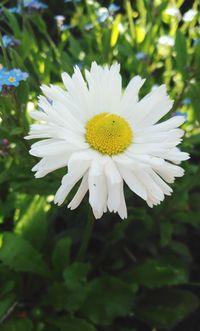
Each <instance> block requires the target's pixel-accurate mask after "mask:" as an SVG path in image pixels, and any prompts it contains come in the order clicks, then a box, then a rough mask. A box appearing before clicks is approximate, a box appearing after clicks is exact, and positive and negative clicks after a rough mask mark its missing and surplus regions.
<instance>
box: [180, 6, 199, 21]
mask: <svg viewBox="0 0 200 331" xmlns="http://www.w3.org/2000/svg"><path fill="white" fill-rule="evenodd" d="M196 15H197V10H195V9H189V10H188V11H187V12H186V13H185V14H184V15H183V21H184V22H191V21H192V20H193V18H194V17H195V16H196Z"/></svg>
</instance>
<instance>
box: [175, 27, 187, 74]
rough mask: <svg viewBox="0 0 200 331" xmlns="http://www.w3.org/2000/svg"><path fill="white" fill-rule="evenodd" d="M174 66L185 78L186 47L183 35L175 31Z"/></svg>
mask: <svg viewBox="0 0 200 331" xmlns="http://www.w3.org/2000/svg"><path fill="white" fill-rule="evenodd" d="M174 47H175V51H176V58H175V59H176V65H177V68H178V70H179V71H180V72H181V73H182V74H183V75H184V76H185V73H186V70H185V69H186V66H187V45H186V39H185V36H184V34H183V33H182V32H181V31H180V29H177V33H176V40H175V46H174Z"/></svg>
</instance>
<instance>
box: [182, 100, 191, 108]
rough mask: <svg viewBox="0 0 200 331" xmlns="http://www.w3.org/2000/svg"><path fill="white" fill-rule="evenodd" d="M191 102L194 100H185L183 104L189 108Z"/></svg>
mask: <svg viewBox="0 0 200 331" xmlns="http://www.w3.org/2000/svg"><path fill="white" fill-rule="evenodd" d="M191 102H192V100H191V99H190V98H185V99H183V101H182V104H183V105H185V106H188V105H190V104H191Z"/></svg>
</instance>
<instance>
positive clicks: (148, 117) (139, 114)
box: [132, 85, 173, 127]
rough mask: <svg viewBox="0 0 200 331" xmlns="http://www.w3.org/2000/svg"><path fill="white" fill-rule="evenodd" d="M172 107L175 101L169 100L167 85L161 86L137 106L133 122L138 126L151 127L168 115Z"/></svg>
mask: <svg viewBox="0 0 200 331" xmlns="http://www.w3.org/2000/svg"><path fill="white" fill-rule="evenodd" d="M172 105H173V101H172V100H170V99H169V97H168V95H167V92H166V87H165V85H161V86H159V87H158V88H157V89H155V90H153V91H152V92H150V93H149V94H147V95H146V96H145V97H144V98H143V99H142V100H141V101H140V102H139V103H138V104H137V105H136V106H135V108H134V110H133V114H132V120H133V122H135V123H136V124H137V125H141V126H145V127H146V126H150V125H152V124H155V123H156V122H157V121H158V120H160V119H161V118H162V117H163V116H164V115H166V114H167V113H168V112H169V110H170V109H171V108H172Z"/></svg>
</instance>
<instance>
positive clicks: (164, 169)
mask: <svg viewBox="0 0 200 331" xmlns="http://www.w3.org/2000/svg"><path fill="white" fill-rule="evenodd" d="M119 70H120V65H119V64H113V65H112V66H111V67H110V68H108V67H104V68H103V67H101V66H99V65H97V64H96V63H95V62H93V63H92V66H91V70H90V71H87V70H86V71H85V77H86V81H85V80H84V78H83V76H82V74H81V72H80V69H79V68H78V67H75V69H74V74H73V75H72V77H70V76H69V75H68V74H67V73H63V74H62V78H63V82H64V85H65V87H66V90H63V89H61V88H59V87H57V86H54V85H51V86H50V87H48V86H45V85H43V86H42V91H43V93H44V95H45V96H40V97H39V107H40V109H42V110H43V111H32V112H31V116H32V118H34V119H36V120H39V121H41V123H39V124H33V125H31V129H30V133H29V136H28V137H26V138H27V139H35V138H36V139H43V140H42V141H39V142H36V143H34V144H33V145H32V147H31V150H30V154H31V155H34V156H36V157H39V158H42V159H41V161H40V162H39V163H37V164H36V166H34V168H33V169H32V170H33V171H36V174H35V177H36V178H40V177H43V176H45V175H47V174H48V173H50V172H52V171H54V170H56V169H58V168H62V167H66V166H67V168H68V171H67V174H66V175H65V176H64V177H63V178H62V183H61V186H60V188H59V189H58V191H57V193H56V195H55V199H54V201H55V203H56V204H58V205H61V204H62V203H63V202H64V201H65V199H66V197H67V195H68V194H69V192H70V191H71V189H72V188H73V187H74V185H75V184H77V183H78V182H79V181H80V180H81V183H80V186H79V188H78V191H77V193H76V194H75V196H74V198H73V199H72V201H71V202H70V203H69V205H68V207H69V208H71V209H75V208H77V207H78V205H79V204H80V203H81V201H82V200H83V198H84V196H85V194H86V193H87V191H89V203H90V205H91V207H92V209H93V213H94V216H95V218H100V217H101V216H102V215H103V213H105V212H106V211H107V210H109V211H110V212H115V213H116V212H117V213H118V214H119V216H120V217H121V218H122V219H124V218H126V217H127V208H126V202H125V198H124V189H123V186H124V183H125V184H127V186H128V187H129V188H130V189H131V190H132V191H133V192H134V193H135V194H137V195H138V196H140V197H141V198H142V199H144V200H145V201H146V202H147V204H148V205H149V206H150V207H153V205H158V204H159V203H160V202H161V201H163V200H164V197H165V195H170V194H171V193H172V189H171V188H170V186H169V185H168V184H167V183H173V182H174V179H175V177H181V176H183V174H184V170H183V169H182V168H181V167H180V166H178V164H180V162H181V161H183V160H186V159H188V158H189V156H188V154H187V153H184V152H181V151H180V150H179V149H178V148H177V147H176V146H177V145H178V144H179V143H180V142H181V137H182V136H183V133H184V132H183V130H181V129H178V128H177V127H178V126H180V125H181V124H182V123H183V122H184V118H183V116H176V117H172V118H170V119H168V120H166V121H164V122H162V123H158V124H156V123H157V122H158V121H159V120H160V119H161V118H162V117H163V116H165V115H166V114H167V113H168V112H169V110H170V109H171V107H172V104H173V102H172V100H170V99H169V97H168V95H167V92H166V87H165V86H164V85H161V86H160V87H157V88H156V89H154V90H153V91H151V92H150V93H149V94H147V95H146V96H145V97H144V98H143V99H141V100H140V101H139V100H138V92H139V90H140V88H141V86H142V85H143V83H144V79H142V78H141V77H139V76H136V77H134V78H132V80H131V81H130V83H129V84H128V86H127V88H126V89H125V91H124V92H122V79H121V75H120V73H119ZM49 100H51V102H50V101H49Z"/></svg>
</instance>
